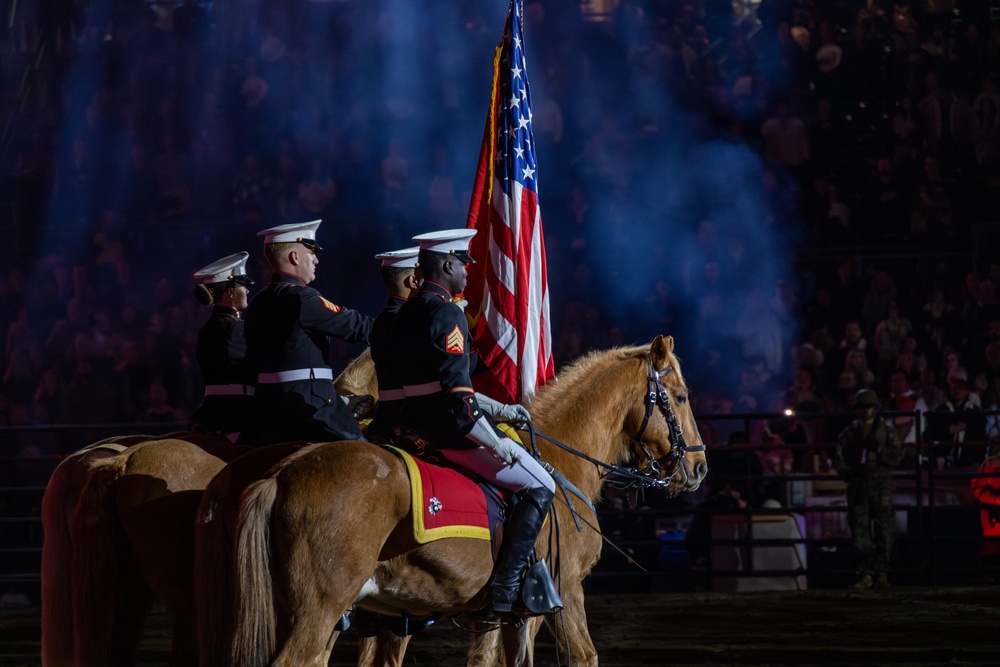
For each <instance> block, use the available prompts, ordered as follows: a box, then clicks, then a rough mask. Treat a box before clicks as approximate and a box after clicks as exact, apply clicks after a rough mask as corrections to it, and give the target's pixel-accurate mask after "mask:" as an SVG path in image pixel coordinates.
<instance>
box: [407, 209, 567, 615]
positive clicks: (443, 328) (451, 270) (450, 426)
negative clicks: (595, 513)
mask: <svg viewBox="0 0 1000 667" xmlns="http://www.w3.org/2000/svg"><path fill="white" fill-rule="evenodd" d="M475 233H476V232H475V230H472V229H458V230H444V231H440V232H431V233H430V234H421V235H420V236H416V237H414V239H413V240H414V242H416V243H418V244H419V245H420V254H419V256H418V261H419V267H420V271H421V273H422V277H423V283H422V284H421V286H420V289H419V291H418V292H417V294H416V295H414V296H413V297H411V298H410V299H409V300H408V301H407V302H406V303H404V304H403V305H402V306H401V307H400V309H399V312H398V313H397V315H396V319H395V322H394V323H393V327H392V334H391V336H390V341H391V345H392V348H393V349H394V351H395V354H396V365H397V367H398V368H399V377H400V379H401V380H402V382H403V395H404V398H403V405H402V407H401V408H400V412H399V418H400V422H401V423H402V424H403V425H405V426H408V427H410V428H413V429H415V430H416V431H418V432H420V433H421V434H422V435H423V436H424V437H425V438H427V439H428V440H429V441H430V443H431V444H432V445H433V446H434V447H436V448H437V449H438V450H439V451H440V453H441V455H442V456H443V457H444V458H446V459H448V460H449V461H450V462H452V463H454V464H455V465H457V466H458V467H460V468H464V469H466V470H468V471H470V472H472V473H475V474H476V475H479V476H480V477H483V478H485V479H487V480H489V481H491V482H493V483H494V484H497V485H498V486H501V487H503V488H506V489H508V490H510V491H513V492H515V494H516V495H517V497H518V502H517V504H516V505H515V507H514V510H513V511H512V513H511V516H510V517H509V518H508V519H507V527H506V529H505V531H504V533H505V534H504V540H503V544H502V545H501V547H500V551H499V553H498V555H497V563H496V568H495V572H494V577H493V581H492V583H491V586H490V596H489V600H488V602H487V607H488V609H489V610H490V611H493V612H497V613H505V612H510V611H511V610H512V608H513V606H514V604H515V602H516V600H517V597H518V591H519V588H520V577H521V572H522V571H523V570H524V568H525V567H526V566H527V565H528V559H529V557H530V555H531V553H532V551H533V550H534V545H535V540H536V539H537V538H538V533H539V530H540V529H541V526H542V522H543V521H544V519H545V516H546V515H547V514H548V511H549V508H550V507H551V504H552V498H553V490H554V489H555V482H554V481H553V480H552V477H551V476H550V475H549V474H548V473H547V472H546V471H545V469H544V468H542V466H541V465H540V464H539V463H538V462H537V461H536V460H535V459H534V458H532V457H531V456H529V455H528V453H527V452H526V451H525V450H524V449H523V448H521V447H520V446H518V445H517V444H516V443H514V442H513V441H512V440H511V439H510V438H508V437H506V435H504V434H503V432H502V431H500V430H498V429H497V428H496V426H494V424H493V422H492V421H491V419H490V417H492V418H493V419H496V420H503V421H511V422H524V421H527V420H528V419H529V415H528V412H527V410H525V409H524V408H523V407H522V406H520V405H505V404H503V403H500V402H498V401H494V400H492V399H490V398H488V397H486V396H483V395H481V394H476V392H475V391H474V389H473V387H472V378H471V363H472V361H471V359H472V358H471V356H470V352H471V350H472V339H471V336H470V335H469V325H468V322H467V321H466V317H465V312H464V311H463V309H462V308H461V307H460V306H459V305H458V304H456V303H455V302H454V301H453V295H455V294H459V293H461V292H462V291H463V290H464V289H465V283H466V265H467V264H468V263H470V262H472V258H471V257H470V256H469V254H468V248H469V240H470V239H471V238H472V236H474V235H475ZM484 411H485V412H484ZM487 414H489V415H490V417H487ZM554 604H555V605H556V606H561V603H560V602H558V601H557V600H556V601H554ZM554 608H555V607H554Z"/></svg>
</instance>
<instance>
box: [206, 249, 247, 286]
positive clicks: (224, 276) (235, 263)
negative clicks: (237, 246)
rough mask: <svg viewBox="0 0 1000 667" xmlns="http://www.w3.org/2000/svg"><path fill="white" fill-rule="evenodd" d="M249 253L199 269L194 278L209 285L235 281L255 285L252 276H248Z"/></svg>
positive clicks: (237, 254) (230, 256) (233, 255)
mask: <svg viewBox="0 0 1000 667" xmlns="http://www.w3.org/2000/svg"><path fill="white" fill-rule="evenodd" d="M249 256H250V253H248V252H238V253H235V254H232V255H229V256H228V257H223V258H222V259H218V260H216V261H214V262H212V263H211V264H209V265H208V266H206V267H204V268H202V269H199V270H198V271H197V273H195V274H194V277H195V278H197V279H198V280H200V281H201V282H203V283H205V284H206V285H209V284H211V283H226V282H229V281H230V280H235V281H236V282H238V283H240V284H241V285H253V281H252V280H250V276H248V275H247V271H246V267H247V258H248V257H249Z"/></svg>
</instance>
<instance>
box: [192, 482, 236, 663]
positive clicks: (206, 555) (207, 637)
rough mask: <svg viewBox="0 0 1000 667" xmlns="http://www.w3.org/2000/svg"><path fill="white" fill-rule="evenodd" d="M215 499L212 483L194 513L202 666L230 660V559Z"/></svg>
mask: <svg viewBox="0 0 1000 667" xmlns="http://www.w3.org/2000/svg"><path fill="white" fill-rule="evenodd" d="M219 505H220V503H219V499H218V498H217V497H216V496H215V494H214V492H213V488H212V485H209V487H208V488H207V489H206V490H205V493H204V495H203V496H202V499H201V504H200V505H199V506H198V513H197V514H196V515H195V526H194V563H195V569H194V591H195V599H196V600H197V601H198V605H197V615H198V624H197V632H198V660H199V664H200V665H202V666H203V667H218V666H221V665H226V664H228V663H229V660H230V657H231V656H230V649H231V646H230V644H229V642H227V641H226V640H227V638H231V637H232V631H233V628H232V626H233V623H232V620H231V613H232V612H231V609H232V602H233V582H232V573H231V571H230V564H231V563H232V562H233V550H232V547H231V541H230V538H229V536H228V535H227V534H226V528H225V521H224V519H223V517H222V512H221V508H220V506H219Z"/></svg>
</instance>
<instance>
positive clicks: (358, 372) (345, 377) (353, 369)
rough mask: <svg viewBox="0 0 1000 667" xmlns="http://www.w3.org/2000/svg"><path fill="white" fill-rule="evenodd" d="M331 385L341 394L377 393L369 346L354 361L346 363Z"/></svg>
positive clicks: (360, 394) (376, 381)
mask: <svg viewBox="0 0 1000 667" xmlns="http://www.w3.org/2000/svg"><path fill="white" fill-rule="evenodd" d="M333 386H334V389H336V390H337V393H338V394H340V395H341V396H364V395H366V394H367V395H369V396H377V395H378V380H377V378H376V377H375V363H374V362H373V361H372V350H371V348H370V347H366V348H365V350H364V352H362V353H361V354H359V355H358V356H357V358H356V359H354V361H352V362H351V363H349V364H347V367H346V368H345V369H344V370H342V371H341V372H340V375H338V376H337V379H336V380H334V381H333Z"/></svg>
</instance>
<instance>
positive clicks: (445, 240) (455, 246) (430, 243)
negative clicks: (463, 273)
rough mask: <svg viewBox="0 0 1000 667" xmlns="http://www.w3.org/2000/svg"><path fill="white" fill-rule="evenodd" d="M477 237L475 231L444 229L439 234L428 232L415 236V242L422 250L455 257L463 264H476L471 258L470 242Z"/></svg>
mask: <svg viewBox="0 0 1000 667" xmlns="http://www.w3.org/2000/svg"><path fill="white" fill-rule="evenodd" d="M475 235H476V230H475V229H468V228H462V229H442V230H441V231H439V232H428V233H427V234H421V235H420V236H414V237H413V242H414V243H419V244H420V249H421V250H430V251H433V252H440V253H445V254H447V255H454V256H455V257H457V258H459V259H460V260H462V261H463V262H473V263H475V260H474V259H472V257H470V256H469V241H470V240H472V237H473V236H475Z"/></svg>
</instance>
